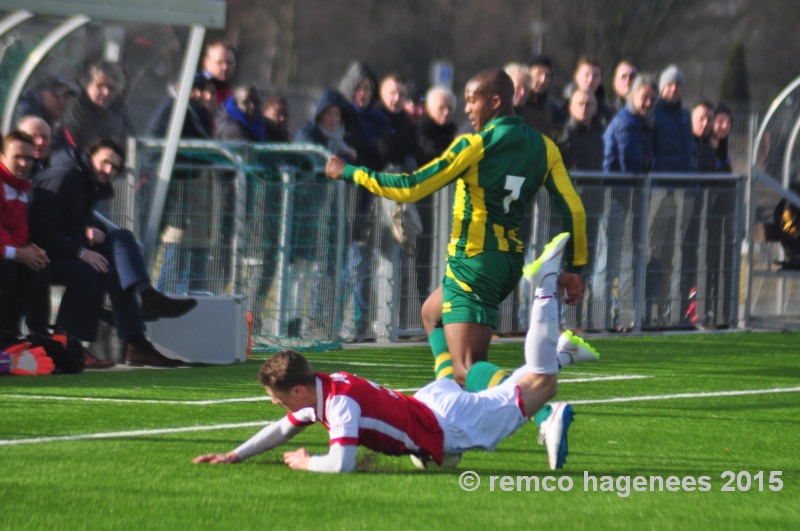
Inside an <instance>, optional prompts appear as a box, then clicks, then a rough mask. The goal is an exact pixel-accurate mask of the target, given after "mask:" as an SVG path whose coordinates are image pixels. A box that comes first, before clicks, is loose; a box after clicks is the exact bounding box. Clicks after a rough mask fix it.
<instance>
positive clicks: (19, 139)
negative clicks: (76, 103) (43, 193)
mask: <svg viewBox="0 0 800 531" xmlns="http://www.w3.org/2000/svg"><path fill="white" fill-rule="evenodd" d="M33 154H34V147H33V139H32V138H31V137H30V136H28V135H26V134H25V133H23V132H21V131H12V132H10V133H8V134H7V135H6V136H5V137H4V138H3V144H2V152H0V182H1V183H2V186H0V253H2V255H1V256H0V348H4V347H6V346H8V345H10V344H13V343H16V342H18V341H19V336H20V322H21V321H22V317H23V316H24V315H26V314H27V309H28V307H29V305H30V302H31V294H32V293H33V292H34V289H33V286H34V282H36V279H37V277H38V272H39V271H41V270H42V269H44V268H45V267H46V266H47V264H48V263H49V260H48V258H47V253H45V252H44V251H43V250H42V249H40V248H39V247H37V246H36V245H35V244H32V243H30V241H29V239H28V215H27V207H28V190H29V189H30V187H31V183H30V182H29V181H28V177H29V176H30V173H31V169H32V168H33V164H34V156H33Z"/></svg>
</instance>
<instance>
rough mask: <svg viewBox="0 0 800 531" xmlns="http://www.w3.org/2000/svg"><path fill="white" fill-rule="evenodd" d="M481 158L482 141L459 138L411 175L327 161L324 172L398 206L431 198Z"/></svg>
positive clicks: (480, 138)
mask: <svg viewBox="0 0 800 531" xmlns="http://www.w3.org/2000/svg"><path fill="white" fill-rule="evenodd" d="M482 158H483V138H482V137H481V136H480V135H476V134H473V135H463V136H460V137H458V138H456V139H455V140H454V141H453V143H452V144H451V145H450V147H449V148H447V150H446V151H445V152H444V153H443V154H442V156H441V157H439V158H437V159H434V160H432V161H431V162H429V163H428V164H426V165H425V166H423V167H422V168H419V169H418V170H416V171H415V172H413V173H382V172H378V171H373V170H371V169H369V168H366V167H363V166H352V165H349V164H348V165H341V164H339V163H335V161H333V160H332V161H329V163H328V165H327V166H326V173H327V174H328V177H330V178H331V179H337V178H341V179H344V180H345V181H351V182H354V183H356V184H357V185H358V186H361V187H362V188H366V189H367V190H369V191H370V192H371V193H373V194H375V195H379V196H382V197H386V198H388V199H393V200H395V201H399V202H401V203H413V202H415V201H419V200H420V199H422V198H424V197H427V196H429V195H431V194H432V193H434V192H436V191H437V190H440V189H442V188H444V187H445V186H447V185H448V184H449V183H451V182H453V181H454V180H456V179H457V178H459V177H461V176H462V175H463V174H464V173H465V172H466V171H467V170H468V169H469V168H470V167H471V166H473V165H475V164H476V163H477V162H478V161H479V160H480V159H482Z"/></svg>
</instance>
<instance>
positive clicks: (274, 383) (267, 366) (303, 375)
mask: <svg viewBox="0 0 800 531" xmlns="http://www.w3.org/2000/svg"><path fill="white" fill-rule="evenodd" d="M258 379H259V381H260V382H261V385H263V386H264V387H269V388H270V389H277V390H278V391H288V390H289V389H291V388H292V387H294V386H295V385H308V384H313V383H314V381H315V379H316V375H315V374H314V369H312V368H311V364H309V363H308V360H307V359H305V358H304V357H303V355H302V354H300V353H299V352H297V351H296V350H282V351H280V352H278V353H277V354H275V355H274V356H272V357H271V358H270V359H268V360H267V361H265V362H264V365H262V366H261V370H260V371H259V373H258Z"/></svg>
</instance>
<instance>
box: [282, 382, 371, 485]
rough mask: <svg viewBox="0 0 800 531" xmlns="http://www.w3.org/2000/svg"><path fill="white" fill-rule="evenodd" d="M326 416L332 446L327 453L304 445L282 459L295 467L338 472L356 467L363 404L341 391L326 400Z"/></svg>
mask: <svg viewBox="0 0 800 531" xmlns="http://www.w3.org/2000/svg"><path fill="white" fill-rule="evenodd" d="M325 416H326V418H327V420H328V426H329V428H328V435H329V436H330V448H329V450H328V453H327V454H325V455H311V454H309V453H308V450H306V449H305V448H300V449H299V450H295V451H293V452H286V453H285V454H284V455H283V461H284V462H285V463H286V464H287V465H289V467H291V468H293V469H294V470H308V471H309V472H325V473H329V474H335V473H339V472H352V471H353V470H355V469H356V457H357V454H358V421H359V419H360V418H361V405H360V404H359V403H358V402H357V401H356V400H355V399H354V398H351V397H349V396H345V395H338V396H335V397H333V398H331V399H330V400H328V401H327V402H326V406H325Z"/></svg>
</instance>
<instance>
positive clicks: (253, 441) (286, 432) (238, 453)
mask: <svg viewBox="0 0 800 531" xmlns="http://www.w3.org/2000/svg"><path fill="white" fill-rule="evenodd" d="M305 427H306V425H305V424H298V423H297V422H296V421H294V422H293V417H292V416H291V415H286V416H285V417H283V418H282V419H281V420H279V421H278V422H273V423H272V424H270V425H269V426H266V427H265V428H264V429H262V430H261V431H259V432H258V433H256V434H255V435H253V436H252V437H251V438H250V439H248V440H247V441H245V442H244V443H242V444H241V445H240V446H239V447H238V448H236V449H235V450H233V451H232V452H228V453H227V454H206V455H199V456H197V457H195V458H194V459H193V460H192V462H193V463H211V464H219V463H238V462H240V461H244V460H245V459H247V458H249V457H253V456H254V455H258V454H261V453H264V452H266V451H267V450H271V449H272V448H275V447H276V446H280V445H282V444H284V443H285V442H287V441H289V440H290V439H291V438H292V437H294V436H295V435H297V434H298V433H300V432H301V431H303V429H304V428H305Z"/></svg>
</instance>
